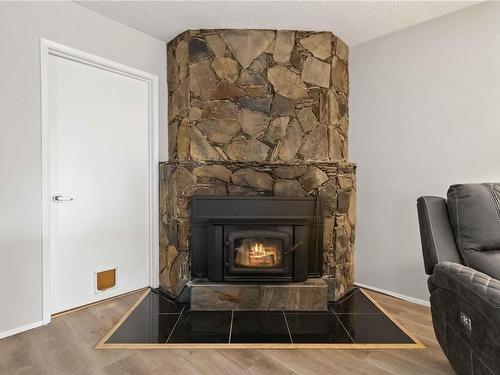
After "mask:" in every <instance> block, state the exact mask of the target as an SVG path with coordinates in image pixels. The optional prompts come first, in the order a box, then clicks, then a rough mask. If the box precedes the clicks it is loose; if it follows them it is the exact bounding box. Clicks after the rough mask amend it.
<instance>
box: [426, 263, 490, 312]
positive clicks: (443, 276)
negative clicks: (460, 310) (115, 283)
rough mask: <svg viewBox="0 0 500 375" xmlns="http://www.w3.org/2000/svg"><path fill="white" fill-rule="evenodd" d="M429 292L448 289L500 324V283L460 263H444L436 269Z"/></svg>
mask: <svg viewBox="0 0 500 375" xmlns="http://www.w3.org/2000/svg"><path fill="white" fill-rule="evenodd" d="M428 284H429V291H430V292H431V293H432V292H433V291H434V290H436V289H438V288H443V289H447V290H449V291H451V292H453V293H454V294H456V295H457V296H461V297H463V298H465V299H467V301H469V302H470V304H471V305H473V306H474V307H475V308H476V309H478V310H479V311H480V312H481V313H482V314H483V315H484V316H486V317H491V318H492V319H496V320H498V321H499V322H500V281H499V280H497V279H493V278H491V277H489V276H488V275H486V274H484V273H482V272H479V271H476V270H474V269H472V268H470V267H467V266H464V265H462V264H458V263H452V262H443V263H439V264H438V265H436V266H435V267H434V272H433V274H432V275H431V276H430V277H429V280H428Z"/></svg>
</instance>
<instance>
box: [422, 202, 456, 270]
mask: <svg viewBox="0 0 500 375" xmlns="http://www.w3.org/2000/svg"><path fill="white" fill-rule="evenodd" d="M417 212H418V222H419V226H420V239H421V242H422V253H423V256H424V265H425V272H426V273H427V274H428V275H430V274H432V271H433V270H434V266H435V265H436V264H438V263H440V262H454V263H462V261H461V259H460V255H459V253H458V249H457V246H456V244H455V237H454V235H453V230H452V228H451V225H450V220H449V218H448V208H447V207H446V200H445V199H444V198H441V197H420V198H418V200H417Z"/></svg>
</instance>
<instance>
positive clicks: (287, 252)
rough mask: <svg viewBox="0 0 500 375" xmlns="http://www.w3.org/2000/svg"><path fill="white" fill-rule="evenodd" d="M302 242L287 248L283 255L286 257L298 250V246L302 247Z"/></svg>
mask: <svg viewBox="0 0 500 375" xmlns="http://www.w3.org/2000/svg"><path fill="white" fill-rule="evenodd" d="M303 244H304V242H302V241H300V242H297V243H296V244H295V245H293V246H292V247H291V248H289V249H288V250H287V251H285V255H288V254H290V253H291V252H292V251H295V250H297V249H298V248H299V246H300V245H303Z"/></svg>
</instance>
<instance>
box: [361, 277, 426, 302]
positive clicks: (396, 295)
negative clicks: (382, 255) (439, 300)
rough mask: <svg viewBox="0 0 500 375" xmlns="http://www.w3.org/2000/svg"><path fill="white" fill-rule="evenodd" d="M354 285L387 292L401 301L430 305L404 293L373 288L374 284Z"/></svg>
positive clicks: (383, 292)
mask: <svg viewBox="0 0 500 375" xmlns="http://www.w3.org/2000/svg"><path fill="white" fill-rule="evenodd" d="M354 285H356V286H359V287H361V288H364V289H370V290H373V291H374V292H379V293H382V294H387V295H388V296H391V297H395V298H398V299H402V300H403V301H408V302H413V303H416V304H418V305H423V306H427V307H430V305H431V304H430V302H429V301H424V300H423V299H418V298H413V297H409V296H405V295H404V294H399V293H395V292H390V291H388V290H384V289H380V288H375V287H374V286H370V285H366V284H362V283H354Z"/></svg>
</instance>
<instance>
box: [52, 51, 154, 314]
mask: <svg viewBox="0 0 500 375" xmlns="http://www.w3.org/2000/svg"><path fill="white" fill-rule="evenodd" d="M47 68H48V84H47V100H48V103H47V105H48V143H49V146H48V159H49V162H48V165H49V167H48V169H49V171H48V174H49V190H50V194H51V195H52V197H54V196H55V195H60V196H62V198H59V199H60V201H59V202H56V201H54V200H52V199H51V198H49V197H47V199H51V202H50V209H49V211H50V249H51V250H50V251H51V253H50V268H51V270H50V279H51V282H50V300H51V312H52V313H56V312H60V311H64V310H67V309H71V308H74V307H77V306H81V305H84V304H88V303H91V302H95V301H98V300H100V299H104V298H108V297H112V296H114V295H117V294H121V293H124V292H127V291H131V290H134V289H138V288H141V287H145V286H147V285H149V280H150V278H149V272H150V271H149V269H150V259H149V257H150V253H149V249H150V219H149V218H150V215H149V207H150V206H149V198H150V197H149V194H150V193H149V192H150V190H149V163H148V160H149V146H148V144H149V133H148V129H149V87H148V83H147V82H146V81H144V80H140V79H137V78H134V77H129V76H126V75H123V74H120V73H117V72H113V71H109V70H105V69H101V68H99V67H96V66H91V65H88V64H85V63H81V62H77V61H73V60H70V59H67V58H65V57H60V56H55V55H49V57H48V61H47ZM65 199H68V200H65ZM69 199H73V200H69ZM106 269H116V286H115V287H114V288H112V289H108V290H106V291H103V292H98V291H97V289H96V272H100V271H103V270H106Z"/></svg>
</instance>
